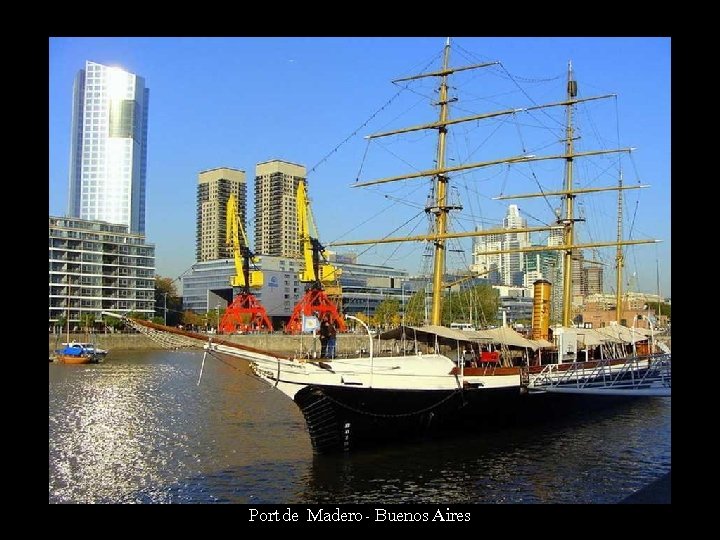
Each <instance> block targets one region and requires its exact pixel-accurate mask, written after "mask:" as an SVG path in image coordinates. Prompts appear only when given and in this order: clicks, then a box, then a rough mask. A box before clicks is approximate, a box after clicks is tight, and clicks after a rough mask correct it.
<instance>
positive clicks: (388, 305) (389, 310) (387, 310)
mask: <svg viewBox="0 0 720 540" xmlns="http://www.w3.org/2000/svg"><path fill="white" fill-rule="evenodd" d="M399 311H400V302H399V301H397V300H395V299H394V298H386V299H385V300H383V301H382V302H380V303H379V304H378V305H377V307H376V308H375V315H374V319H375V323H376V325H377V326H380V327H381V328H383V329H385V330H386V329H387V328H389V327H390V326H392V324H393V320H395V319H397V314H398V312H399Z"/></svg>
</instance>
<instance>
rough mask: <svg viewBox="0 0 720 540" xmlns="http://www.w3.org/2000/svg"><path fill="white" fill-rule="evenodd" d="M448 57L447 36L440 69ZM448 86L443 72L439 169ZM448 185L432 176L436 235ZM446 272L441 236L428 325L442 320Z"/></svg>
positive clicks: (442, 222) (443, 227)
mask: <svg viewBox="0 0 720 540" xmlns="http://www.w3.org/2000/svg"><path fill="white" fill-rule="evenodd" d="M449 58H450V38H448V39H447V41H446V42H445V55H444V57H443V72H445V71H447V69H448V60H449ZM447 94H448V87H447V75H442V78H441V79H440V100H439V103H438V104H439V105H440V120H439V124H440V127H438V150H437V168H438V169H439V170H442V169H444V168H445V137H446V136H447V125H446V124H445V122H447V117H448V95H447ZM447 184H448V177H447V176H446V175H445V174H443V173H440V174H438V175H437V176H436V177H435V208H434V209H431V210H433V211H434V213H435V232H436V233H437V234H445V231H446V229H447V215H448V212H449V211H450V209H449V208H448V207H447ZM444 274H445V239H444V238H441V239H438V240H436V241H435V260H434V264H433V297H432V310H431V312H430V324H435V325H440V324H441V322H442V321H441V319H442V296H441V295H442V281H443V275H444Z"/></svg>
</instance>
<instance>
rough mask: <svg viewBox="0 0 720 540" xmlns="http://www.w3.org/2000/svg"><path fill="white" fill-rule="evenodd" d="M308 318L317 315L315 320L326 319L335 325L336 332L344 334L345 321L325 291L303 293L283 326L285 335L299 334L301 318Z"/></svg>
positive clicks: (317, 290) (315, 290)
mask: <svg viewBox="0 0 720 540" xmlns="http://www.w3.org/2000/svg"><path fill="white" fill-rule="evenodd" d="M303 315H305V316H306V317H309V316H311V315H317V318H318V319H320V320H321V321H322V320H323V319H327V320H329V321H330V322H332V323H333V324H334V325H335V329H336V330H337V331H338V332H345V331H346V330H347V327H346V326H345V321H344V320H343V318H342V317H341V316H340V313H339V312H338V309H337V306H336V305H335V303H334V302H333V301H332V300H330V298H329V297H328V295H327V294H325V291H322V290H320V289H310V290H308V291H307V292H306V293H305V296H303V298H302V300H300V301H299V302H298V303H297V305H296V306H295V309H293V312H292V315H290V320H289V321H288V323H287V325H285V333H286V334H299V333H300V332H301V331H302V316H303Z"/></svg>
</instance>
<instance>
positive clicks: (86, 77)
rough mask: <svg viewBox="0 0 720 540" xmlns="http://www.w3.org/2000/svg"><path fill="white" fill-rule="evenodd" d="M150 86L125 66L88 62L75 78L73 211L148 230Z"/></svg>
mask: <svg viewBox="0 0 720 540" xmlns="http://www.w3.org/2000/svg"><path fill="white" fill-rule="evenodd" d="M149 99H150V90H149V88H146V87H145V79H143V78H142V77H138V76H137V75H134V74H132V73H128V72H127V71H124V70H123V69H121V68H118V67H111V66H104V65H102V64H97V63H95V62H90V61H87V62H85V69H81V70H80V71H79V72H78V74H77V76H76V77H75V86H74V92H73V116H72V136H71V143H70V192H69V194H68V213H69V215H70V216H72V217H79V218H81V219H89V220H99V221H107V222H110V223H118V224H123V225H127V226H128V227H129V229H130V232H131V233H139V234H144V233H145V172H146V169H147V124H148V104H149Z"/></svg>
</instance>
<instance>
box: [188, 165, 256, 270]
mask: <svg viewBox="0 0 720 540" xmlns="http://www.w3.org/2000/svg"><path fill="white" fill-rule="evenodd" d="M230 194H234V195H235V197H236V198H237V203H238V214H240V215H239V217H240V223H242V226H243V229H245V221H246V217H245V216H246V213H245V212H246V205H247V183H246V180H245V171H241V170H239V169H231V168H230V167H218V168H216V169H208V170H207V171H201V172H200V173H199V174H198V191H197V226H196V243H195V256H196V259H197V261H198V262H204V261H214V260H216V259H227V258H230V257H232V256H233V253H232V248H230V247H228V246H227V245H226V234H227V202H228V199H229V198H230ZM245 232H246V234H247V231H245ZM241 241H242V239H241Z"/></svg>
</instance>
